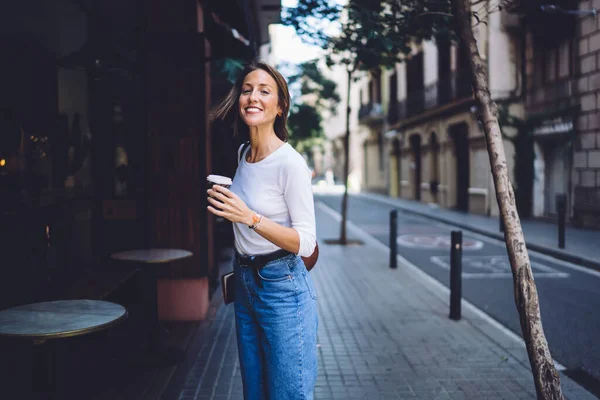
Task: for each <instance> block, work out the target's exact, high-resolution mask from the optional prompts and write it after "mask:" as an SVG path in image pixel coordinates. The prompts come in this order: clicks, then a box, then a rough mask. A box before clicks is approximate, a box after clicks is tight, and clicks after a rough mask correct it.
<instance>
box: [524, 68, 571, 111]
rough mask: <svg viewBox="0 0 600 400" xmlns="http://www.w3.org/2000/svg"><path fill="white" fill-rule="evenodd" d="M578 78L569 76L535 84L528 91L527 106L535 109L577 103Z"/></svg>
mask: <svg viewBox="0 0 600 400" xmlns="http://www.w3.org/2000/svg"><path fill="white" fill-rule="evenodd" d="M577 92H578V88H577V78H574V77H568V78H564V79H560V80H555V81H552V82H546V83H544V84H541V85H537V86H534V87H533V88H531V89H529V90H528V91H527V97H526V106H527V107H528V108H529V109H530V110H532V111H534V112H538V111H543V110H544V109H549V108H556V107H570V106H574V105H576V104H577V102H578V99H577V98H576V94H577Z"/></svg>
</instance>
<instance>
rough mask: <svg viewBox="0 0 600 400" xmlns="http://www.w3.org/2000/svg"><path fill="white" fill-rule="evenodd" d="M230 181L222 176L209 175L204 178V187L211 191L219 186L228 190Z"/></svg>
mask: <svg viewBox="0 0 600 400" xmlns="http://www.w3.org/2000/svg"><path fill="white" fill-rule="evenodd" d="M232 183H233V182H232V180H231V178H228V177H226V176H222V175H209V176H207V177H206V186H207V189H212V187H213V186H214V185H219V186H223V187H225V188H227V189H229V187H230V186H231V184H232Z"/></svg>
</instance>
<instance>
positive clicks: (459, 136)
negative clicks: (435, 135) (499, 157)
mask: <svg viewBox="0 0 600 400" xmlns="http://www.w3.org/2000/svg"><path fill="white" fill-rule="evenodd" d="M449 136H450V137H451V138H452V140H453V142H454V155H455V156H456V172H455V173H456V209H457V210H460V211H469V182H470V165H469V164H470V163H469V156H470V154H469V128H468V127H467V124H465V123H461V124H458V125H454V126H452V127H450V130H449Z"/></svg>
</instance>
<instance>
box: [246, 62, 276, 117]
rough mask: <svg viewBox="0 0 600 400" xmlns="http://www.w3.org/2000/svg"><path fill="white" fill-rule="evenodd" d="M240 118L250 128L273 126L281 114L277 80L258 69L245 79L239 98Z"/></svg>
mask: <svg viewBox="0 0 600 400" xmlns="http://www.w3.org/2000/svg"><path fill="white" fill-rule="evenodd" d="M239 105H240V116H241V117H242V120H243V121H244V122H245V123H246V125H248V126H249V127H253V126H255V127H258V126H265V125H266V126H269V125H270V126H273V124H274V123H275V119H276V118H277V116H278V115H280V114H281V112H282V110H281V107H279V98H278V89H277V83H276V82H275V79H273V77H272V76H271V75H270V74H269V73H268V72H267V71H265V70H262V69H257V70H255V71H252V72H250V73H249V74H248V75H246V77H245V78H244V81H243V83H242V89H241V93H240V98H239Z"/></svg>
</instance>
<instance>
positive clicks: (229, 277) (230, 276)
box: [221, 271, 235, 304]
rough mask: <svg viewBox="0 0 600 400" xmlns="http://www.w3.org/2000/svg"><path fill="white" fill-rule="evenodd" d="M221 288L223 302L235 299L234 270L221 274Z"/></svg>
mask: <svg viewBox="0 0 600 400" xmlns="http://www.w3.org/2000/svg"><path fill="white" fill-rule="evenodd" d="M221 289H222V290H223V302H224V303H225V304H229V303H232V302H234V301H235V274H234V273H233V271H231V272H228V273H226V274H224V275H222V276H221Z"/></svg>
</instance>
